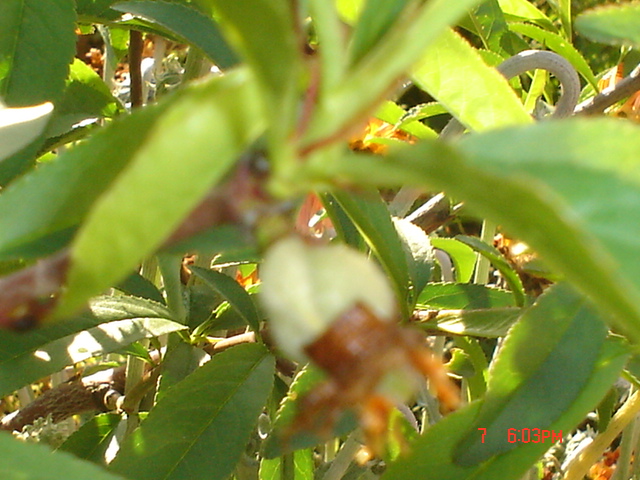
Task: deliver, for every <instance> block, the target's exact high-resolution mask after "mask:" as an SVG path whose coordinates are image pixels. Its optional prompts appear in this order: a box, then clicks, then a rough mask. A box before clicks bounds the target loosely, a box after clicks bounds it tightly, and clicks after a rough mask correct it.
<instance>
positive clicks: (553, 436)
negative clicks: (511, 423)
mask: <svg viewBox="0 0 640 480" xmlns="http://www.w3.org/2000/svg"><path fill="white" fill-rule="evenodd" d="M478 430H480V431H481V432H482V443H484V438H485V436H486V434H487V429H486V428H478ZM548 440H550V441H551V442H552V443H556V442H562V430H560V431H559V432H556V431H555V430H543V429H540V428H510V429H508V430H507V441H508V442H509V443H517V442H520V443H545V442H546V441H548Z"/></svg>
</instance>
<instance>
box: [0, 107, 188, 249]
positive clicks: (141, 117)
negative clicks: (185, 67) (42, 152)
mask: <svg viewBox="0 0 640 480" xmlns="http://www.w3.org/2000/svg"><path fill="white" fill-rule="evenodd" d="M174 98H175V99H178V98H179V96H176V97H174ZM170 104H171V103H169V102H165V103H164V104H162V105H158V106H152V107H147V108H145V109H143V110H140V111H138V112H136V113H135V114H134V115H131V116H129V117H126V118H123V119H119V120H117V121H115V122H114V123H113V124H111V125H110V127H108V128H105V129H104V130H102V131H100V132H98V133H97V134H95V135H94V136H92V138H91V139H89V140H88V141H87V142H85V143H83V144H81V145H78V146H76V147H74V148H73V149H69V150H68V151H66V152H65V153H64V154H61V155H59V156H58V158H57V159H56V160H54V161H53V162H50V163H46V164H44V165H40V166H39V168H38V169H36V170H35V171H33V172H30V174H29V175H27V176H24V177H22V178H21V179H19V180H17V181H16V182H14V183H13V184H12V185H11V188H8V189H6V190H4V191H3V193H2V195H1V196H0V258H7V256H8V258H12V255H13V254H12V253H11V252H10V251H11V250H13V249H15V248H18V247H20V246H21V245H23V244H25V243H28V242H32V241H35V240H37V239H39V238H42V237H46V236H48V235H52V234H54V233H56V232H60V231H63V230H66V229H69V228H70V227H75V226H76V225H77V224H78V223H79V222H80V220H81V219H82V218H83V217H84V215H86V213H87V211H88V210H89V208H90V207H91V205H92V204H93V202H94V201H95V199H96V198H98V196H100V194H102V193H103V191H104V190H105V189H106V188H107V187H108V185H109V184H110V183H111V182H112V181H113V180H114V178H116V176H117V175H118V174H119V173H120V172H121V170H122V169H123V168H124V167H125V166H126V165H127V164H128V163H129V161H130V160H131V158H132V156H133V154H134V153H135V152H136V151H137V150H138V149H139V148H140V147H141V145H143V144H144V141H145V139H146V137H147V134H148V132H149V130H150V129H151V128H152V126H153V124H154V122H155V121H156V120H157V118H158V117H159V116H160V115H161V114H162V113H164V112H165V111H166V110H167V108H168V106H169V105H170ZM132 131H135V132H136V135H131V132H132ZM60 185H64V186H65V188H60ZM87 185H91V188H87ZM27 204H28V205H29V208H28V209H26V210H25V209H24V205H27ZM7 252H9V253H7Z"/></svg>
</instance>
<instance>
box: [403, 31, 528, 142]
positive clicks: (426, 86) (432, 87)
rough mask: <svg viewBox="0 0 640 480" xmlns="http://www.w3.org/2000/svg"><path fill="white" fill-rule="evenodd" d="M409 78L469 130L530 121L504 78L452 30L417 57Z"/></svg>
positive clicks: (442, 35)
mask: <svg viewBox="0 0 640 480" xmlns="http://www.w3.org/2000/svg"><path fill="white" fill-rule="evenodd" d="M412 78H413V80H414V82H415V83H416V85H417V86H419V87H420V88H421V89H423V90H425V91H426V92H428V93H429V94H430V95H432V96H433V97H434V98H436V99H437V100H438V101H439V102H440V103H441V104H442V105H444V106H445V107H446V109H447V110H448V111H449V112H451V113H452V114H453V115H454V116H455V117H456V118H457V119H458V120H459V121H460V122H461V123H462V124H464V125H465V126H467V127H469V128H470V129H472V130H487V129H491V128H495V127H499V126H503V125H509V124H518V123H531V121H532V120H531V117H530V116H529V114H528V113H527V112H526V111H525V109H524V107H523V105H522V103H521V102H520V99H518V97H517V96H516V94H515V93H514V91H513V90H512V89H511V87H510V86H509V84H508V82H507V80H506V79H505V78H504V77H503V76H502V75H501V74H500V73H498V71H497V70H496V69H494V68H490V67H488V66H487V65H485V63H484V62H483V61H482V59H481V57H480V55H479V54H478V52H477V51H476V50H475V49H474V48H473V47H472V46H471V45H469V44H468V43H467V42H466V41H465V40H464V39H463V38H462V37H460V36H459V35H458V34H456V33H455V32H453V31H452V30H447V31H445V32H444V33H443V34H441V35H440V37H439V38H438V39H437V40H436V41H435V42H434V44H433V45H432V46H431V47H430V48H429V49H428V50H427V52H426V53H425V54H424V55H423V56H422V58H420V61H419V62H418V64H417V65H416V66H415V68H414V70H413V73H412ZM469 78H473V79H474V81H473V82H472V83H469Z"/></svg>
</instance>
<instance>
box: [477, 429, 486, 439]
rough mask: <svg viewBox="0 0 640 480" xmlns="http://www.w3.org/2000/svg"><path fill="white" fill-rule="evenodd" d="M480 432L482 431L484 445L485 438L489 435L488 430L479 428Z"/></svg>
mask: <svg viewBox="0 0 640 480" xmlns="http://www.w3.org/2000/svg"><path fill="white" fill-rule="evenodd" d="M478 430H482V443H484V436H485V435H486V434H487V429H486V428H478Z"/></svg>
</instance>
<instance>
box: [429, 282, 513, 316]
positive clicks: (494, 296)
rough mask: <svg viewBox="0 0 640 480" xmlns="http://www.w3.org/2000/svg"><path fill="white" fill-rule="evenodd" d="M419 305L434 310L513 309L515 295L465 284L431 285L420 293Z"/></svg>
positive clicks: (482, 286) (496, 289) (497, 289)
mask: <svg viewBox="0 0 640 480" xmlns="http://www.w3.org/2000/svg"><path fill="white" fill-rule="evenodd" d="M418 305H419V306H421V307H423V308H433V309H443V310H444V309H448V310H451V309H465V310H474V309H480V308H503V307H513V306H514V303H513V294H512V293H511V292H508V291H507V290H501V289H499V288H492V287H487V286H485V285H475V284H472V283H471V284H465V283H431V284H429V285H427V287H426V288H425V289H424V290H423V291H422V293H420V296H419V297H418Z"/></svg>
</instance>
